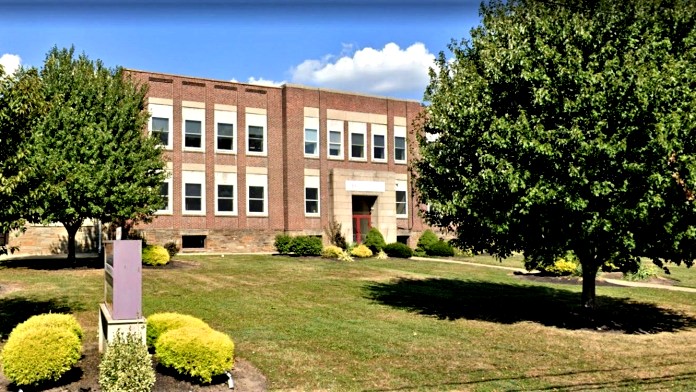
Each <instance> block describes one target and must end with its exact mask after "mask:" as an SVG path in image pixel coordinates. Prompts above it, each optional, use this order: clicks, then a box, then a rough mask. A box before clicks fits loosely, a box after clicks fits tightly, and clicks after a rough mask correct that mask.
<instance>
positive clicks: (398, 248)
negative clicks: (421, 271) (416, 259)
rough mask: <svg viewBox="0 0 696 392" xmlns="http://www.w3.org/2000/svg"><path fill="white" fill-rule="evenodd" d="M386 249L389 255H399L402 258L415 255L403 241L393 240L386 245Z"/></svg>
mask: <svg viewBox="0 0 696 392" xmlns="http://www.w3.org/2000/svg"><path fill="white" fill-rule="evenodd" d="M384 251H385V252H386V253H387V255H389V257H399V258H402V259H408V258H409V257H411V256H413V250H412V249H411V248H410V247H409V246H408V245H406V244H402V243H401V242H392V243H391V244H387V246H385V247H384Z"/></svg>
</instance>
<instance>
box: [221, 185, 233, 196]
mask: <svg viewBox="0 0 696 392" xmlns="http://www.w3.org/2000/svg"><path fill="white" fill-rule="evenodd" d="M233 195H234V185H218V197H232V196H233Z"/></svg>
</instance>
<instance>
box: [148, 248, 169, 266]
mask: <svg viewBox="0 0 696 392" xmlns="http://www.w3.org/2000/svg"><path fill="white" fill-rule="evenodd" d="M167 263H169V252H168V251H167V250H166V249H165V248H164V247H163V246H161V245H146V246H144V247H143V264H145V265H151V266H161V265H166V264H167Z"/></svg>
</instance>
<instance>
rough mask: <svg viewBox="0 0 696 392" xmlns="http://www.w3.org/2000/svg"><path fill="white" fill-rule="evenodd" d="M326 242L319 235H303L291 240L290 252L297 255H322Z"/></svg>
mask: <svg viewBox="0 0 696 392" xmlns="http://www.w3.org/2000/svg"><path fill="white" fill-rule="evenodd" d="M323 247H324V244H322V242H321V238H319V237H311V236H306V235H301V236H297V237H294V238H293V239H292V241H291V242H290V252H292V253H294V254H295V255H297V256H320V255H321V250H322V248H323Z"/></svg>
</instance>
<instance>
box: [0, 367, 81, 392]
mask: <svg viewBox="0 0 696 392" xmlns="http://www.w3.org/2000/svg"><path fill="white" fill-rule="evenodd" d="M83 375H84V372H83V371H82V369H80V368H79V367H74V368H72V369H70V370H68V371H67V372H65V373H64V374H63V375H62V376H61V377H60V378H59V379H58V380H56V381H46V382H43V383H40V384H39V385H35V386H33V385H17V384H15V383H10V384H9V385H8V386H7V390H8V391H9V392H40V391H45V390H47V389H53V388H56V389H59V390H61V391H68V389H63V388H61V387H64V386H66V385H68V384H72V383H75V382H77V381H80V380H81V379H82V376H83ZM80 390H82V389H80Z"/></svg>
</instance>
